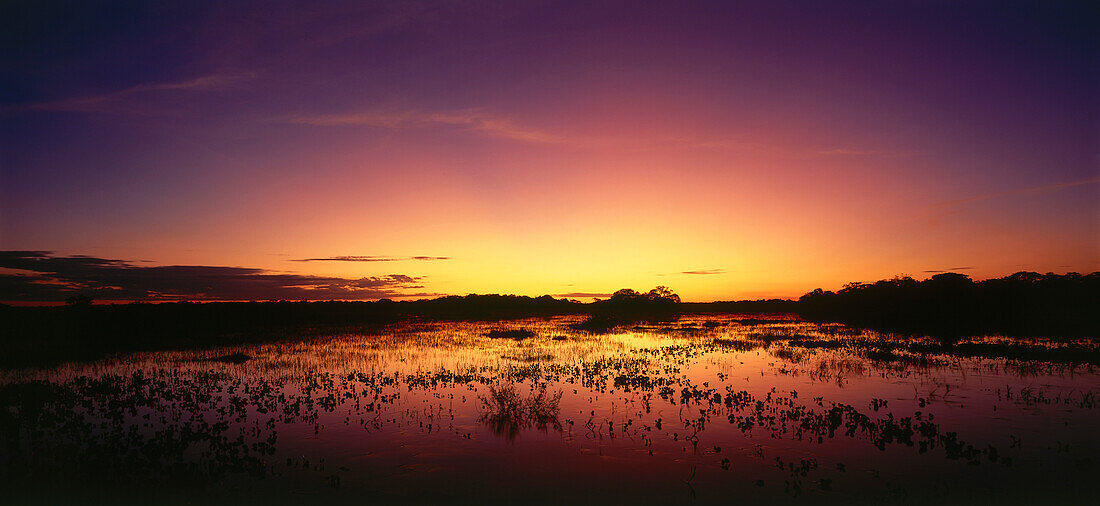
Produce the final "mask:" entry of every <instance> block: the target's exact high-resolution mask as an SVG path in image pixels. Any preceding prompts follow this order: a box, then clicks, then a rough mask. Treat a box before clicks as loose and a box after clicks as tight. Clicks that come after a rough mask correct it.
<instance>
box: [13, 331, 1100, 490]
mask: <svg viewBox="0 0 1100 506" xmlns="http://www.w3.org/2000/svg"><path fill="white" fill-rule="evenodd" d="M761 320H764V321H761ZM576 321H577V317H558V318H550V319H527V320H515V321H508V322H494V323H485V322H412V323H405V324H400V325H395V326H392V327H389V328H386V329H383V330H380V331H378V332H376V333H371V334H338V335H323V333H317V335H316V336H315V337H311V338H308V339H303V340H298V341H284V342H275V343H267V344H258V345H249V346H240V347H233V348H225V349H217V350H202V351H171V352H156V353H140V354H132V355H126V356H119V357H114V358H111V359H108V360H103V361H99V362H96V363H92V364H67V365H64V366H61V367H57V368H53V369H48V370H24V371H14V372H8V373H6V376H5V377H3V379H2V380H0V383H7V384H15V383H19V382H27V381H32V380H33V381H45V382H47V384H55V385H68V386H67V387H66V388H74V389H75V388H77V387H79V388H80V390H79V392H80V394H79V395H83V396H87V397H89V398H90V397H96V399H97V400H95V401H89V403H88V404H87V405H86V407H85V408H83V409H86V410H87V413H88V416H92V417H99V418H97V419H100V420H102V419H112V420H113V422H111V424H106V425H102V424H101V425H98V426H96V427H102V428H96V429H94V430H92V431H91V432H90V433H89V434H91V435H102V434H114V433H111V432H110V431H109V429H111V428H117V427H116V426H125V425H127V424H137V425H139V426H140V427H142V429H141V430H143V431H147V432H151V433H153V434H157V433H158V431H162V432H163V431H167V432H172V431H174V430H175V429H174V428H173V427H174V426H173V424H179V423H183V421H186V420H192V421H197V422H196V423H200V425H198V427H203V428H205V429H204V430H217V431H221V432H219V434H222V433H224V434H226V435H227V436H226V437H225V438H223V439H224V440H223V439H218V440H211V441H210V442H208V443H207V442H200V443H196V444H197V445H198V446H200V447H207V446H203V445H208V446H209V447H214V446H217V448H222V446H224V447H225V448H227V449H226V450H224V451H222V453H218V452H213V453H210V455H214V456H215V457H217V458H219V459H229V460H230V461H232V459H245V460H244V462H246V463H247V464H248V466H251V467H249V469H252V470H256V469H258V470H259V471H258V473H259V475H261V477H263V476H266V478H264V479H261V480H260V483H265V484H266V485H263V486H258V485H254V484H251V485H250V483H253V482H252V481H249V480H251V478H249V479H245V480H243V481H241V480H242V479H241V478H239V477H237V476H236V474H233V473H232V472H229V471H225V470H224V469H223V467H212V468H211V469H213V471H210V472H208V473H207V474H200V475H199V476H200V477H202V478H201V479H203V480H207V479H209V480H219V482H220V480H229V481H230V482H231V483H234V484H236V485H234V486H236V487H244V488H245V489H249V490H255V487H260V488H261V489H262V490H268V491H270V490H283V489H284V488H287V489H288V490H291V491H293V492H294V493H300V494H306V496H307V497H314V498H321V497H324V498H327V499H330V500H336V499H341V498H343V499H349V498H354V497H358V496H357V495H356V494H364V493H369V494H373V496H372V497H375V498H376V499H381V500H387V499H391V500H396V499H397V498H399V497H402V494H409V493H413V494H414V497H416V498H419V499H420V500H441V499H448V498H449V499H454V498H456V497H467V498H471V497H477V498H480V499H481V500H485V501H490V502H493V501H499V502H512V499H514V497H515V496H514V494H518V493H524V492H529V491H530V490H532V489H538V488H540V487H546V486H549V485H551V484H553V485H554V486H555V487H556V488H555V490H556V492H555V493H554V494H551V495H548V496H541V497H542V498H543V500H546V501H549V502H556V501H559V500H573V499H577V498H583V499H584V500H594V499H596V498H599V497H610V498H613V499H614V500H615V501H616V502H621V501H622V500H625V499H626V498H635V499H637V500H639V501H641V502H680V501H689V500H696V501H702V502H724V501H723V500H724V499H726V498H728V497H729V494H737V496H738V497H741V498H745V499H747V500H753V499H756V500H776V499H782V500H790V499H794V498H798V497H803V496H809V497H813V498H815V499H816V500H835V501H840V502H848V501H857V502H862V501H868V502H880V501H898V502H906V501H909V500H911V499H914V498H916V500H917V501H918V502H920V501H922V500H930V499H936V500H950V501H957V500H964V499H966V500H977V501H987V500H988V501H992V500H1000V501H1003V500H1007V499H1013V498H1020V497H1051V496H1054V497H1061V498H1064V499H1074V498H1076V497H1078V496H1077V494H1079V493H1084V491H1085V488H1086V487H1085V486H1084V485H1082V483H1083V481H1082V479H1083V478H1084V477H1085V476H1087V475H1088V474H1087V473H1089V472H1091V471H1092V470H1093V464H1092V459H1093V457H1092V452H1093V451H1095V450H1096V449H1097V447H1098V446H1100V444H1098V443H1097V438H1096V436H1095V434H1097V433H1098V430H1100V420H1098V417H1097V411H1096V409H1097V395H1098V393H1100V378H1098V375H1097V370H1096V368H1095V361H1094V357H1095V354H1096V343H1095V342H1093V341H1089V340H1083V341H1078V342H1071V343H1066V342H1060V341H1044V340H1013V339H1006V338H1000V337H995V336H994V337H981V338H973V339H968V340H963V341H961V342H958V343H950V344H944V343H941V342H938V341H936V340H934V339H916V340H914V339H911V338H901V337H899V336H889V335H880V334H876V333H872V332H864V331H859V330H857V329H851V328H848V327H844V326H840V325H817V324H809V323H805V322H798V321H794V320H792V319H791V318H790V317H789V316H785V315H772V316H771V317H769V318H761V317H760V316H749V315H690V316H685V317H681V318H679V319H678V320H676V321H672V322H666V323H663V324H647V325H642V326H637V327H630V328H625V329H622V330H621V331H618V332H615V333H611V334H605V335H598V334H590V333H585V332H576V331H573V330H570V329H569V327H568V324H570V323H574V322H576ZM521 329H526V330H529V331H531V332H533V334H534V335H533V336H532V337H529V338H526V339H508V338H492V337H489V336H488V334H489V332H490V331H493V330H521ZM1051 350H1054V351H1051ZM1033 357H1040V358H1042V360H1036V359H1033ZM1067 357H1068V358H1070V359H1072V360H1065V359H1066V358H1067ZM1075 357H1078V358H1082V359H1077V358H1075ZM90 378H102V379H103V382H102V383H94V385H95V388H91V387H88V386H87V385H88V384H89V383H88V381H89V379H90ZM147 378H153V379H154V380H153V383H152V384H153V385H155V386H147V383H148V381H149V380H148V379H147ZM157 381H162V382H161V383H157ZM72 385H76V386H72ZM135 385H137V386H136V387H135ZM115 387H117V388H119V389H120V391H121V390H125V391H126V392H128V394H127V395H128V396H129V397H127V399H130V400H131V401H132V402H134V403H137V404H138V405H139V408H127V407H126V406H121V407H111V406H113V404H112V399H113V397H112V396H113V395H115V394H114V393H112V391H111V388H115ZM74 391H75V390H74ZM193 392H200V394H201V393H205V394H209V396H210V399H209V400H204V399H206V398H205V397H201V398H200V399H199V400H191V401H189V402H191V404H188V403H184V402H177V401H171V402H169V401H167V400H165V399H169V398H172V399H175V398H176V396H182V397H180V398H187V399H192V397H188V396H189V395H191V394H192V393H193ZM97 396H98V397H97ZM161 401H163V404H164V406H162V405H161V404H158V403H159V402H161ZM115 404H117V402H116V403H115ZM169 404H170V406H169ZM118 409H123V410H125V409H129V412H128V413H124V414H122V415H119V416H114V414H113V413H115V411H112V410H118ZM189 410H190V411H189ZM196 410H199V411H201V412H199V413H194V412H192V411H196ZM167 412H170V413H171V416H164V413H167ZM143 413H144V414H148V415H151V416H150V417H149V418H147V420H152V421H150V422H146V421H141V420H142V417H143V416H144V415H143ZM58 416H61V415H58ZM172 416H174V417H175V418H172ZM112 417H113V418H112ZM158 417H159V419H160V420H161V421H160V422H157V421H156V420H158ZM172 420H176V421H175V422H173V421H172ZM215 422H224V423H225V424H226V425H224V426H218V425H214V426H211V425H209V424H210V423H215ZM67 423H78V422H74V421H72V420H70V421H69V422H67ZM201 424H206V425H201ZM210 427H216V429H210ZM23 430H33V429H23ZM105 431H106V432H105ZM234 431H239V433H240V438H239V441H240V442H241V443H240V444H237V443H235V441H238V440H236V439H233V438H232V437H230V436H232V435H233V434H236V433H237V432H234ZM116 432H117V431H116ZM172 433H173V434H175V432H172ZM177 435H178V434H177ZM31 436H38V435H37V434H31ZM50 437H52V436H49V435H46V436H41V437H39V438H38V439H35V441H39V443H38V444H43V445H48V444H49V443H50V441H51V439H50ZM82 437H91V436H89V435H85V436H82ZM112 437H113V436H112ZM219 437H221V436H219ZM265 438H266V439H265ZM32 439H33V438H32ZM200 439H201V438H200ZM126 441H129V440H126ZM203 441H205V440H203ZM249 441H253V442H252V443H248V442H249ZM269 441H270V444H268V443H267V442H269ZM1025 442H1026V443H1025ZM111 444H113V445H115V447H116V448H125V444H129V443H126V442H125V441H123V442H119V441H113V440H112V442H111ZM249 444H251V445H258V446H248V445H249ZM120 445H121V446H120ZM218 445H222V446H218ZM234 445H236V446H234ZM234 448H237V449H234ZM249 448H251V450H250V449H249ZM257 448H258V450H257ZM219 451H221V450H219ZM226 452H228V453H226ZM240 452H243V455H247V458H245V457H243V456H241V454H239V453H240ZM250 452H251V453H250ZM208 453H209V452H208ZM203 455H206V457H204V456H203ZM177 457H178V458H180V459H183V460H187V459H191V458H198V459H199V460H201V459H203V458H214V457H210V456H209V455H207V454H202V453H201V452H200V454H199V455H197V456H195V455H191V454H190V453H186V452H185V453H184V454H180V456H177ZM318 459H323V460H318ZM319 462H323V464H319ZM238 467H240V466H238ZM61 469H62V470H64V466H62V467H61ZM123 469H124V470H127V469H126V468H125V467H124V468H123ZM131 471H133V470H127V472H131ZM486 473H488V474H486ZM139 474H140V473H139ZM238 474H239V473H238ZM272 477H277V480H276V481H275V482H274V483H275V484H274V485H272V484H271V483H272V482H271V478H272ZM1024 477H1026V479H1023V478H1024ZM500 480H503V482H500ZM242 483H243V484H242ZM425 485H429V486H427V487H425ZM249 487H252V488H251V489H250V488H249ZM230 488H232V487H230ZM410 491H411V492H410ZM469 494H474V495H469ZM274 497H278V493H276V495H275V496H274ZM536 502H539V501H536Z"/></svg>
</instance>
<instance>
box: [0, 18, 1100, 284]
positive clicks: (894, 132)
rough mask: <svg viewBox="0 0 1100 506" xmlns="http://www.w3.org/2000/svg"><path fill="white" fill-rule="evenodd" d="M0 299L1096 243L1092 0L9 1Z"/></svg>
mask: <svg viewBox="0 0 1100 506" xmlns="http://www.w3.org/2000/svg"><path fill="white" fill-rule="evenodd" d="M0 20H2V21H0V24H2V26H0V44H2V49H0V139H2V140H0V143H2V144H0V149H2V151H0V250H2V251H0V288H2V289H3V293H0V300H9V301H14V300H24V301H26V300H62V299H64V298H65V297H67V296H71V295H73V294H76V293H93V294H95V296H96V297H97V298H99V299H101V300H133V299H148V300H171V299H176V298H191V299H212V300H213V299H217V300H238V299H268V298H287V299H376V298H380V297H389V298H419V297H434V296H438V295H445V294H454V295H463V294H467V293H512V294H520V295H542V294H551V295H555V296H568V297H572V298H579V299H583V300H590V298H591V297H600V296H605V295H606V294H609V293H611V292H614V291H615V290H617V289H619V288H625V287H629V288H635V289H639V290H647V289H649V288H651V287H653V286H656V285H667V286H669V287H671V288H672V289H673V290H674V291H676V292H677V293H679V294H680V295H681V297H683V299H684V300H687V301H709V300H731V299H758V298H772V297H797V296H799V295H801V294H803V293H805V292H807V291H810V290H812V289H814V288H818V287H821V288H825V289H834V290H835V289H838V288H840V287H841V286H842V285H843V284H845V283H847V282H851V281H864V282H869V281H874V280H877V279H882V278H889V277H893V276H895V275H910V276H913V277H916V278H918V279H923V278H926V277H928V276H930V275H932V274H934V273H936V272H945V271H950V272H961V273H964V274H968V275H970V276H971V277H974V278H975V279H984V278H989V277H997V276H1003V275H1007V274H1011V273H1013V272H1017V271H1021V270H1030V271H1038V272H1058V273H1063V272H1068V271H1076V272H1082V273H1084V272H1092V271H1096V270H1100V158H1098V157H1100V79H1098V68H1100V67H1098V65H1097V64H1096V63H1097V54H1098V52H1097V49H1098V46H1097V37H1096V30H1095V29H1094V28H1095V26H1097V24H1098V23H1097V21H1100V20H1098V19H1097V15H1096V14H1095V13H1093V12H1090V11H1089V10H1088V8H1087V6H1086V2H1035V3H1027V2H1007V3H1002V2H989V3H986V2H946V1H944V2H940V1H921V2H906V1H899V2H782V1H779V2H751V1H750V2H638V1H629V2H598V1H597V2H593V1H586V2H567V1H552V2H549V1H548V2H535V1H531V2H488V1H485V2H482V1H472V2H418V1H408V2H402V1H385V2H338V1H333V2H282V1H275V2H134V3H126V2H106V3H100V2H49V1H45V2H41V1H34V2H24V1H15V2H4V4H3V6H2V7H0Z"/></svg>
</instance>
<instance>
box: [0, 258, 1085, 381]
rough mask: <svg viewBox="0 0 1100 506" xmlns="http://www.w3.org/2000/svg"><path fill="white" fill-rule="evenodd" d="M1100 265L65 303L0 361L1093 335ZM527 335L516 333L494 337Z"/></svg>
mask: <svg viewBox="0 0 1100 506" xmlns="http://www.w3.org/2000/svg"><path fill="white" fill-rule="evenodd" d="M1098 307H1100V273H1095V272H1094V273H1092V274H1088V275H1080V274H1076V273H1069V274H1065V275H1057V274H1037V273H1032V272H1019V273H1016V274H1013V275H1011V276H1006V277H1003V278H997V279H989V280H985V281H977V282H976V281H973V280H971V279H970V278H969V277H967V276H965V275H961V274H953V273H948V274H937V275H935V276H932V277H931V278H930V279H928V280H924V281H917V280H915V279H913V278H911V277H896V278H893V279H890V280H882V281H878V282H876V283H849V284H848V285H846V286H845V287H844V288H843V289H842V290H840V291H838V292H835V293H834V292H831V291H823V290H821V289H818V290H814V291H813V292H810V293H808V294H806V295H803V296H802V297H801V298H800V299H799V300H798V301H789V300H778V299H775V300H759V301H733V302H709V303H684V302H681V301H680V297H679V296H678V295H676V294H675V293H673V292H672V290H670V289H668V288H667V287H657V288H654V289H653V290H650V291H649V292H645V293H642V292H637V291H635V290H631V289H623V290H619V291H618V292H615V293H614V294H613V295H612V296H611V297H610V298H608V299H606V300H600V301H597V302H593V303H587V304H584V303H580V302H577V301H572V300H567V299H556V298H553V297H551V296H548V295H544V296H541V297H525V296H515V295H467V296H461V297H460V296H449V297H441V298H437V299H430V300H417V301H401V302H395V301H391V300H387V299H383V300H380V301H375V302H334V301H326V302H304V301H303V302H289V301H269V302H216V303H194V302H174V303H160V304H148V303H134V304H115V305H92V304H91V300H90V299H81V298H74V299H71V300H70V301H69V304H68V305H66V306H62V307H57V306H54V307H10V306H4V305H0V346H3V350H4V353H2V354H0V366H19V365H24V364H39V363H49V362H56V361H63V360H82V359H94V358H97V357H100V356H103V355H105V354H110V353H118V352H130V351H147V350H162V349H186V348H200V347H209V346H224V345H233V344H243V343H249V342H260V341H271V340H277V339H282V338H292V337H300V336H302V335H309V334H310V331H316V333H331V332H334V331H340V330H355V331H359V332H363V331H368V332H369V331H371V330H374V329H381V328H382V327H383V326H385V325H389V324H393V323H397V322H401V321H407V320H413V319H419V320H487V321H492V320H506V319H516V318H528V317H550V316H560V315H570V314H583V315H588V316H587V318H586V319H584V320H583V321H581V322H578V323H577V324H574V325H573V326H572V327H573V329H574V330H580V331H586V332H593V333H604V332H610V331H612V330H614V329H616V328H623V327H628V326H633V325H638V324H642V323H654V322H661V321H669V320H672V319H674V318H675V317H676V316H678V315H679V314H683V313H709V312H715V313H717V312H722V313H798V315H799V316H801V317H802V318H803V319H806V320H808V321H813V322H839V323H844V324H848V325H852V326H858V327H864V328H869V329H874V330H879V331H884V332H893V333H901V334H914V335H931V336H935V337H938V338H942V339H945V340H947V341H952V340H954V339H957V338H959V337H965V336H969V335H983V334H996V335H1005V336H1017V337H1100V311H1097V310H1096V308H1098ZM499 337H509V338H522V336H510V335H509V336H504V335H502V336H499Z"/></svg>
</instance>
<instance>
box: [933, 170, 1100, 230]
mask: <svg viewBox="0 0 1100 506" xmlns="http://www.w3.org/2000/svg"><path fill="white" fill-rule="evenodd" d="M1095 183H1100V177H1090V178H1086V179H1079V180H1077V181H1069V182H1065V183H1055V184H1048V185H1041V186H1030V187H1027V188H1016V189H1014V190H1006V191H1001V192H994V193H986V194H982V195H975V196H973V197H967V198H964V199H957V200H949V201H946V202H941V203H939V204H936V205H934V206H932V207H931V209H929V214H930V216H929V219H931V220H933V221H934V220H935V219H936V218H940V217H943V216H947V215H951V214H955V213H958V212H959V211H960V210H961V208H962V207H963V206H964V205H965V204H969V203H971V202H979V201H982V200H989V199H996V198H1002V197H1014V196H1018V195H1032V194H1037V193H1044V192H1048V191H1053V190H1060V189H1062V188H1071V187H1074V186H1081V185H1086V184H1095Z"/></svg>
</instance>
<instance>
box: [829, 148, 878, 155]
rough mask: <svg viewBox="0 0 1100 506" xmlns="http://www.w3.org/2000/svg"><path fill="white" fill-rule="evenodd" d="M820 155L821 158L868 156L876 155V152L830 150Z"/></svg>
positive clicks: (842, 149)
mask: <svg viewBox="0 0 1100 506" xmlns="http://www.w3.org/2000/svg"><path fill="white" fill-rule="evenodd" d="M817 154H818V155H821V156H867V155H873V154H875V152H874V151H863V150H858V149H844V148H839V149H830V150H826V151H818V152H817Z"/></svg>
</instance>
